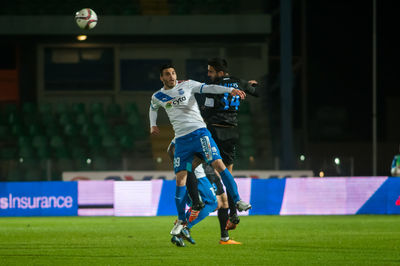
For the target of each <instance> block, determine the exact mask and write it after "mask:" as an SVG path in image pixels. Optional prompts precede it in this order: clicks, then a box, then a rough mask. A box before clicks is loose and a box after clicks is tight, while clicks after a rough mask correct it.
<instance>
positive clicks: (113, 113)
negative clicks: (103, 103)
mask: <svg viewBox="0 0 400 266" xmlns="http://www.w3.org/2000/svg"><path fill="white" fill-rule="evenodd" d="M121 113H122V111H121V106H120V105H119V104H117V103H110V104H109V105H108V106H107V112H106V115H107V116H108V117H111V118H115V117H119V116H120V115H121Z"/></svg>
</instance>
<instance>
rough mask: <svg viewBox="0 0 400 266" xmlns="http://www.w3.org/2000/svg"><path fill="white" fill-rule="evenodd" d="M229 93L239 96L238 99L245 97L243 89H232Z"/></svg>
mask: <svg viewBox="0 0 400 266" xmlns="http://www.w3.org/2000/svg"><path fill="white" fill-rule="evenodd" d="M231 95H232V96H236V95H237V96H239V97H240V99H242V100H243V99H244V98H246V93H245V92H244V91H242V90H238V89H233V90H232V91H231Z"/></svg>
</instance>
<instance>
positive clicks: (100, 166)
mask: <svg viewBox="0 0 400 266" xmlns="http://www.w3.org/2000/svg"><path fill="white" fill-rule="evenodd" d="M92 164H93V170H97V171H104V170H109V168H108V159H107V158H106V157H103V156H94V157H93V158H92Z"/></svg>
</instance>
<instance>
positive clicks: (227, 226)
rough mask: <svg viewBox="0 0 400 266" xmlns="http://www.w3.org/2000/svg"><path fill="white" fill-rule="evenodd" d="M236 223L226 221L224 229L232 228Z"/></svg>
mask: <svg viewBox="0 0 400 266" xmlns="http://www.w3.org/2000/svg"><path fill="white" fill-rule="evenodd" d="M236 226H237V224H234V223H232V222H231V221H230V220H228V221H227V222H226V226H225V230H234V229H235V228H236Z"/></svg>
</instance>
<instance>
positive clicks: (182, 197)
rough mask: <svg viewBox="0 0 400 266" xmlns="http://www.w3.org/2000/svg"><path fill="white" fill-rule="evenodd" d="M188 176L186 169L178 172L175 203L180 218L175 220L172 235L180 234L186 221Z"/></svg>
mask: <svg viewBox="0 0 400 266" xmlns="http://www.w3.org/2000/svg"><path fill="white" fill-rule="evenodd" d="M186 176H187V171H186V170H182V171H179V172H178V173H176V190H175V205H176V210H177V212H178V220H177V221H175V224H174V227H173V228H172V230H171V235H179V234H180V233H181V230H182V228H183V224H184V223H185V221H186V216H185V207H186V202H187V200H188V199H187V193H186Z"/></svg>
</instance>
